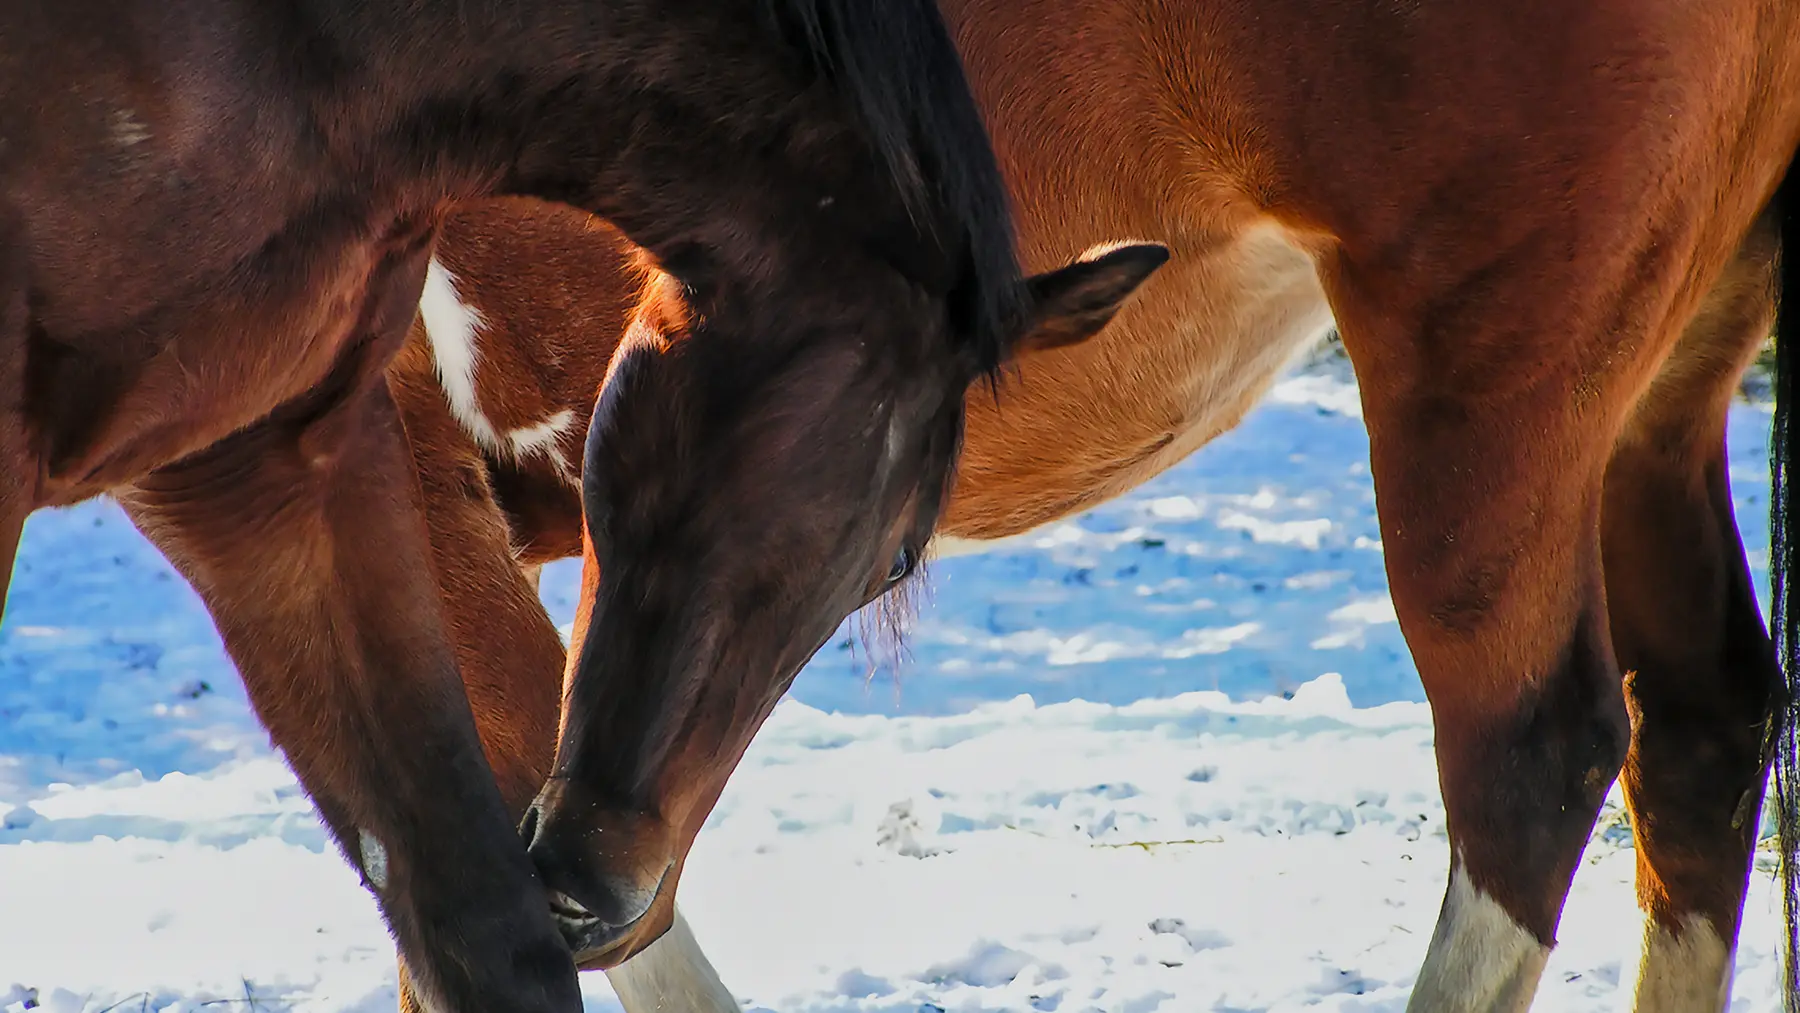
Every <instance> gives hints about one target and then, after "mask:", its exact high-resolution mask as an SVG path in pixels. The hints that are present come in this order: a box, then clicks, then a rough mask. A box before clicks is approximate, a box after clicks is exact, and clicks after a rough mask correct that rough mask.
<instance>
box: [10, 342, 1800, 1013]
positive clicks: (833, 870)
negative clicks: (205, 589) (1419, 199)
mask: <svg viewBox="0 0 1800 1013" xmlns="http://www.w3.org/2000/svg"><path fill="white" fill-rule="evenodd" d="M1767 422H1768V417H1767V414H1766V412H1764V411H1762V410H1759V409H1756V408H1752V407H1740V408H1738V409H1737V410H1736V413H1735V415H1734V417H1733V420H1732V430H1731V442H1732V447H1733V454H1732V460H1733V471H1732V479H1733V482H1734V483H1735V489H1736V497H1737V503H1738V508H1739V511H1740V522H1741V524H1742V526H1743V528H1744V530H1745V532H1746V533H1747V535H1748V536H1749V537H1750V539H1751V541H1752V543H1753V545H1752V547H1753V553H1754V556H1753V558H1754V561H1755V563H1756V566H1757V572H1758V580H1759V582H1760V581H1762V580H1763V579H1764V577H1763V567H1764V565H1765V559H1766V530H1767V525H1766V521H1765V519H1764V511H1765V510H1766V503H1767V500H1766V494H1767V488H1768V477H1767V470H1766V465H1765V464H1764V461H1765V457H1764V455H1765V446H1766V435H1765V430H1766V427H1767ZM1366 454H1367V444H1366V440H1365V437H1364V435H1363V431H1362V425H1361V422H1360V419H1359V418H1358V417H1357V409H1356V398H1355V393H1354V389H1353V388H1352V387H1351V386H1350V385H1349V384H1348V383H1347V382H1345V381H1344V380H1342V379H1336V378H1334V375H1333V374H1331V373H1330V372H1329V371H1325V372H1315V373H1310V374H1306V375H1303V376H1299V377H1296V378H1294V379H1291V380H1288V381H1286V382H1285V383H1283V384H1282V385H1281V386H1280V387H1279V388H1278V390H1277V391H1276V394H1275V396H1274V397H1273V398H1272V399H1271V400H1270V402H1269V403H1268V404H1266V405H1265V406H1264V407H1263V408H1262V409H1260V410H1259V411H1257V412H1256V413H1255V414H1253V415H1252V416H1251V417H1250V418H1249V419H1248V420H1247V421H1246V422H1245V424H1244V425H1243V426H1242V427H1241V428H1239V429H1238V430H1236V431H1235V432H1233V433H1230V434H1228V435H1227V436H1225V437H1224V438H1222V439H1220V440H1219V441H1217V443H1215V444H1214V445H1213V446H1211V447H1209V448H1207V449H1206V450H1204V451H1202V452H1201V453H1200V454H1198V455H1196V456H1195V457H1194V458H1193V459H1191V460H1190V461H1188V462H1187V463H1186V464H1184V465H1183V466H1181V467H1179V468H1177V469H1175V470H1174V471H1172V472H1170V473H1169V474H1167V475H1165V476H1163V477H1162V478H1160V479H1158V480H1157V481H1155V482H1153V483H1151V484H1150V485H1149V486H1146V487H1145V488H1143V489H1141V490H1139V491H1138V492H1136V493H1134V494H1133V495H1130V496H1128V497H1125V498H1123V499H1121V500H1119V501H1117V502H1114V503H1111V504H1107V505H1105V506H1103V507H1101V508H1099V509H1096V510H1094V511H1092V512H1091V513H1089V514H1086V515H1084V516H1082V517H1081V518H1079V519H1077V520H1076V521H1074V522H1071V523H1067V524H1061V525H1057V526H1055V527H1053V528H1050V529H1048V530H1046V531H1043V532H1041V533H1039V534H1038V535H1036V536H1033V537H1031V538H1028V539H1025V540H1023V541H1022V542H1018V543H1014V544H1010V545H1008V546H1006V547H1004V548H1003V549H1000V550H996V551H994V552H991V553H989V554H986V555H982V556H973V557H963V558H955V559H948V560H944V561H941V562H939V563H937V564H936V565H935V566H934V567H933V572H932V583H933V586H934V588H935V592H934V595H933V599H932V601H931V602H930V603H929V604H928V605H927V606H926V607H925V609H924V611H923V613H922V615H921V616H920V618H919V620H918V621H917V623H916V624H915V626H914V631H913V635H912V637H911V657H910V659H909V661H908V662H907V663H906V665H905V666H904V668H903V670H902V671H901V674H900V678H899V680H898V682H896V681H894V680H893V679H891V678H889V676H888V675H887V674H886V673H883V674H880V675H877V676H876V677H875V678H874V679H872V680H871V679H868V678H866V675H867V671H868V660H867V658H866V657H865V656H864V655H862V654H861V653H860V652H859V651H858V650H857V649H856V648H855V646H854V645H853V643H852V641H851V640H850V639H849V638H848V637H846V639H845V640H844V641H842V642H841V643H839V644H836V645H833V646H831V647H828V648H827V649H826V650H825V651H824V652H822V653H821V655H820V656H819V658H817V659H816V660H815V661H814V663H813V664H812V665H811V666H810V667H809V668H808V670H807V671H806V672H805V673H804V674H803V675H802V677H801V679H800V680H799V682H798V684H797V685H796V686H795V688H794V691H793V693H792V694H791V696H790V699H789V700H787V701H786V702H784V703H783V704H782V705H781V706H780V707H779V708H778V709H777V710H776V713H775V716H774V717H773V718H772V719H771V720H770V722H769V724H768V725H767V727H766V728H765V729H764V730H763V733H762V735H761V736H760V737H759V739H758V740H757V743H756V745H755V747H754V748H753V749H752V751H751V753H750V755H749V757H748V758H747V759H746V760H745V762H744V764H743V766H742V767H741V768H740V770H739V771H738V774H737V776H736V777H735V778H734V779H733V781H732V784H731V788H730V790H729V791H728V792H727V793H726V795H725V797H724V799H723V800H722V801H721V802H720V804H719V807H718V809H717V811H716V812H715V814H714V816H713V819H712V823H711V824H710V826H709V828H708V830H707V831H706V833H705V834H703V835H702V837H701V841H700V844H699V846H698V847H697V849H696V851H695V855H694V857H693V860H692V861H691V862H690V863H689V865H688V870H687V874H686V877H685V880H684V883H683V887H682V903H683V907H684V909H685V910H686V912H687V914H688V918H689V920H690V921H691V922H692V923H693V925H694V927H695V930H696V932H697V933H698V935H699V937H700V939H701V941H702V943H703V944H705V946H706V947H707V948H708V950H709V951H710V954H711V957H712V959H713V961H714V963H715V964H716V965H717V966H718V968H719V970H720V972H721V974H722V975H723V976H724V977H725V980H726V981H727V983H729V984H730V985H731V986H732V987H733V988H734V990H735V991H736V992H737V994H738V995H739V996H740V997H742V998H743V999H744V1000H745V1002H746V1003H748V1004H749V1005H751V1006H753V1007H761V1008H766V1009H771V1010H779V1011H851V1010H857V1011H860V1010H887V1011H907V1013H913V1011H921V1013H930V1011H933V1010H945V1011H956V1010H988V1009H1007V1010H1024V1009H1036V1010H1058V1011H1069V1013H1078V1011H1086V1010H1103V1011H1108V1013H1151V1011H1157V1010H1161V1011H1168V1013H1173V1011H1177V1010H1180V1011H1187V1010H1295V1009H1301V1008H1307V1009H1315V1008H1316V1009H1322V1010H1339V1011H1352V1010H1355V1011H1375V1010H1395V1011H1397V1010H1400V1009H1402V1008H1403V1006H1404V1004H1405V998H1406V995H1407V992H1408V989H1409V986H1410V983H1411V980H1412V977H1413V975H1414V973H1415V972H1416V969H1417V965H1418V962H1419V960H1420V958H1421V956H1422V955H1423V953H1424V949H1425V944H1426V941H1427V939H1428V938H1429V936H1430V932H1431V927H1432V924H1433V922H1434V920H1435V918H1436V915H1437V907H1438V902H1439V899H1440V896H1441V891H1442V889H1443V882H1444V875H1445V866H1446V861H1447V856H1446V847H1445V842H1444V836H1443V809H1442V806H1441V804H1440V803H1439V801H1438V798H1437V786H1436V773H1435V770H1434V768H1433V764H1432V758H1431V752H1430V747H1431V725H1430V719H1429V715H1428V713H1427V711H1426V709H1425V707H1424V705H1423V703H1422V702H1421V701H1422V699H1423V696H1422V693H1421V691H1420V688H1419V684H1418V679H1417V675H1416V674H1415V672H1414V671H1413V668H1412V665H1411V662H1410V660H1409V659H1408V657H1407V654H1406V651H1405V647H1404V644H1403V642H1402V640H1401V637H1400V635H1399V631H1398V628H1397V627H1396V625H1395V623H1394V618H1393V611H1392V606H1391V603H1390V602H1389V600H1388V597H1387V591H1386V583H1385V580H1384V578H1383V574H1382V570H1381V556H1380V544H1379V536H1378V533H1377V530H1376V523H1375V516H1374V507H1373V494H1372V492H1371V489H1370V485H1369V479H1368V471H1367V465H1366ZM574 578H575V570H574V568H573V566H572V565H563V566H559V567H557V568H554V569H553V570H552V571H551V572H550V573H549V574H548V575H547V577H546V581H545V597H546V600H547V601H548V603H549V604H550V606H551V608H552V610H553V612H554V613H555V614H556V615H557V616H558V618H559V621H561V622H567V621H568V618H569V615H570V612H571V609H572V607H573V599H574V594H575V579H574ZM1616 800H1617V796H1616V793H1615V798H1614V803H1613V804H1611V805H1609V807H1608V813H1607V814H1606V816H1605V817H1603V819H1602V821H1601V826H1600V829H1599V830H1598V831H1597V833H1596V836H1595V840H1594V842H1593V844H1592V846H1591V847H1590V848H1589V851H1588V857H1587V860H1586V861H1585V862H1584V863H1583V865H1582V868H1581V870H1580V872H1579V874H1578V875H1577V878H1576V885H1575V890H1574V893H1573V895H1572V898H1571V901H1570V904H1569V907H1568V911H1567V914H1566V916H1565V918H1564V921H1563V928H1562V933H1561V935H1562V938H1563V940H1564V942H1563V945H1562V946H1561V947H1560V948H1559V949H1558V950H1557V952H1556V953H1555V955H1554V956H1553V957H1552V960H1551V965H1550V970H1549V972H1548V973H1547V974H1546V975H1545V978H1544V985H1543V988H1542V989H1541V991H1540V998H1539V1002H1538V1006H1537V1008H1539V1009H1547V1010H1584V1011H1585V1010H1600V1009H1610V1008H1612V1006H1613V1004H1614V1003H1616V1002H1617V999H1618V996H1617V993H1618V991H1619V989H1620V983H1621V980H1622V979H1623V980H1626V981H1629V979H1630V977H1631V971H1632V969H1633V968H1634V966H1635V963H1634V961H1635V954H1636V944H1637V933H1638V923H1637V918H1636V915H1635V912H1634V908H1633V904H1632V892H1631V886H1630V882H1631V876H1632V871H1633V861H1634V857H1633V855H1632V853H1631V845H1630V835H1629V832H1628V831H1627V830H1626V829H1625V827H1624V826H1623V825H1622V822H1621V817H1620V815H1619V812H1618V808H1617V804H1616ZM1778 907H1779V904H1778V901H1777V898H1776V894H1775V892H1774V890H1773V888H1772V885H1771V882H1770V877H1769V875H1768V872H1767V870H1766V869H1763V870H1759V872H1758V873H1757V875H1756V876H1755V877H1754V881H1753V889H1752V896H1751V900H1750V904H1749V906H1748V911H1747V916H1746V927H1745V933H1744V942H1743V945H1742V947H1741V948H1740V953H1739V958H1738V968H1739V976H1738V984H1737V988H1736V993H1735V994H1736V1001H1735V1004H1734V1006H1733V1009H1734V1010H1737V1011H1743V1013H1748V1011H1752V1010H1764V1009H1769V1008H1773V1005H1774V1003H1773V1000H1772V997H1773V995H1774V988H1775V981H1776V967H1777V963H1776V959H1775V956H1774V953H1775V944H1776V940H1777V938H1778V932H1777V928H1776V922H1777V916H1778ZM393 977H394V976H393V963H392V950H391V947H390V945H389V943H388V940H387V937H386V935H385V933H384V931H383V928H382V925H381V923H380V920H379V919H378V917H377V916H376V913H375V908H374V905H373V903H372V902H371V901H370V899H369V898H368V897H367V895H366V894H365V893H364V892H363V891H362V888H361V887H360V886H359V884H358V881H357V879H356V877H355V876H354V875H353V874H352V873H351V872H350V871H349V869H348V868H347V867H346V866H345V865H344V863H343V862H342V860H341V859H340V858H339V857H338V856H337V854H336V852H335V851H334V850H332V849H331V848H329V847H328V846H327V844H326V841H325V838H324V835H323V833H322V831H321V830H320V828H319V825H318V823H317V821H316V820H315V818H314V816H313V814H312V811H311V809H310V807H309V806H308V804H307V802H306V800H305V798H304V797H303V796H302V795H301V794H300V793H299V791H298V789H297V787H296V786H295V783H294V781H293V778H292V777H291V775H290V774H289V773H288V772H287V769H286V768H285V767H284V766H283V765H282V764H281V762H280V760H279V758H278V757H277V756H276V755H275V754H274V753H273V752H272V751H271V750H270V748H269V745H268V741H267V738H266V736H265V735H264V734H263V733H262V731H261V730H260V728H259V727H258V726H257V725H256V724H255V722H254V720H253V719H252V718H251V717H250V714H249V711H248V708H247V705H246V703H245V699H244V695H243V690H242V687H241V686H240V684H239V683H238V680H237V678H236V676H235V675H234V674H233V672H232V669H231V667H230V665H229V664H228V663H227V661H226V660H225V658H224V656H223V655H222V653H221V652H220V649H219V646H218V642H217V639H216V637H215V636H214V634H213V633H212V630H211V627H210V624H209V623H208V621H207V619H206V617H205V615H204V613H203V612H202V611H201V609H200V607H199V605H198V603H197V601H196V600H195V598H194V597H193V595H192V594H191V593H190V592H189V591H188V589H187V588H186V587H185V586H184V585H183V584H182V583H181V581H180V580H179V579H178V578H177V577H175V576H174V574H173V573H172V572H171V571H170V570H169V569H168V567H167V566H166V565H165V564H164V563H163V562H162V561H161V560H160V559H159V558H158V557H157V556H156V554H155V553H154V552H153V551H152V550H150V549H149V548H148V547H147V546H146V545H145V544H144V543H143V542H142V541H141V540H140V539H139V538H138V537H137V536H136V535H135V533H134V532H133V531H132V530H131V528H130V526H129V525H128V524H127V523H126V522H125V520H124V519H123V517H122V516H121V515H120V513H119V512H118V510H117V509H116V508H115V507H113V506H112V505H110V504H103V503H100V504H90V505H85V506H82V507H78V508H74V509H70V510H64V511H58V512H54V513H45V514H40V515H39V516H37V517H35V518H33V519H32V521H31V523H30V525H29V527H28V528H27V535H26V543H25V547H24V550H23V552H22V555H21V557H20V561H19V565H18V570H17V575H16V577H15V579H14V582H13V587H12V597H11V602H10V607H9V611H8V613H7V615H6V623H5V627H4V629H3V630H0V1008H4V1009H5V1010H7V1011H8V1013H17V1011H21V1010H23V1009H25V1008H27V1007H29V1006H31V1005H33V1004H35V1005H37V1006H40V1007H42V1008H43V1009H45V1010H48V1011H51V1013H83V1011H85V1013H98V1011H101V1010H107V1009H136V1010H139V1011H144V1013H147V1011H149V1010H162V1009H170V1008H179V1009H181V1010H194V1009H197V1008H199V1007H202V1006H206V1007H228V1008H232V1009H237V1010H240V1011H243V1010H257V1009H264V1010H288V1009H292V1010H306V1011H313V1010H317V1011H325V1010H332V1011H336V1010H352V1009H354V1010H367V1011H383V1010H387V1009H390V1008H391V1004H392V1002H393V989H394V985H393ZM583 984H584V988H585V989H586V991H587V994H588V997H589V1007H590V1009H593V1010H606V1009H611V1008H614V1000H613V998H612V995H611V992H610V990H609V988H608V986H607V984H606V979H605V978H604V977H603V976H601V975H599V974H590V975H584V976H583Z"/></svg>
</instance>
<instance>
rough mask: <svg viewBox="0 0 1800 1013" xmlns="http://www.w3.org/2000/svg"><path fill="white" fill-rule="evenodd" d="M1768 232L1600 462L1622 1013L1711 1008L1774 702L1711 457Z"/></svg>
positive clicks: (1746, 578)
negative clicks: (1633, 888) (1625, 851)
mask: <svg viewBox="0 0 1800 1013" xmlns="http://www.w3.org/2000/svg"><path fill="white" fill-rule="evenodd" d="M1772 224H1773V222H1772V220H1771V221H1766V222H1764V223H1762V225H1761V226H1760V227H1759V228H1758V229H1757V230H1756V231H1754V232H1753V233H1752V234H1751V236H1750V237H1749V238H1748V239H1747V240H1746V242H1745V244H1744V245H1743V247H1742V248H1741V249H1740V251H1739V253H1738V255H1737V257H1736V258H1735V259H1734V261H1733V262H1732V263H1731V264H1730V265H1729V267H1728V268H1727V270H1726V272H1725V273H1724V275H1723V276H1722V277H1721V280H1720V281H1719V282H1718V283H1717V284H1716V285H1715V286H1714V288H1713V290H1712V292H1711V293H1710V294H1709V296H1708V298H1707V300H1706V301H1705V303H1704V304H1703V305H1702V307H1701V310H1700V312H1699V313H1698V314H1697V315H1696V317H1695V318H1694V320H1693V322H1692V323H1690V324H1689V326H1688V328H1687V329H1686V331H1685V333H1684V334H1683V336H1682V339H1681V342H1680V343H1679V344H1678V345H1677V346H1676V348H1675V351H1674V352H1673V353H1672V354H1671V356H1670V358H1669V360H1668V361H1667V362H1666V363H1665V364H1664V366H1663V368H1662V370H1661V372H1660V373H1659V374H1658V376H1657V378H1656V380H1655V381H1654V382H1653V383H1652V385H1651V387H1650V389H1649V391H1648V392H1647V393H1646V394H1645V396H1643V397H1642V398H1640V399H1639V402H1638V404H1637V405H1636V406H1635V408H1634V410H1633V413H1632V415H1631V416H1630V418H1629V420H1628V422H1627V424H1626V426H1625V427H1624V429H1623V431H1622V433H1621V436H1620V438H1619V440H1618V443H1617V444H1616V446H1615V448H1614V450H1613V456H1612V461H1611V463H1610V464H1609V466H1608V468H1607V474H1606V497H1605V506H1604V509H1603V544H1604V557H1605V566H1606V590H1607V600H1608V608H1609V612H1610V615H1611V620H1612V637H1613V645H1614V650H1615V652H1616V653H1617V655H1618V658H1619V664H1620V666H1621V667H1622V668H1623V669H1624V670H1625V672H1626V673H1627V674H1626V676H1625V692H1626V703H1627V706H1628V708H1629V710H1630V714H1631V719H1632V734H1631V748H1630V752H1629V753H1628V755H1627V757H1626V761H1625V766H1624V772H1623V777H1622V780H1623V782H1624V789H1625V798H1626V802H1627V804H1628V805H1629V807H1630V810H1631V814H1632V817H1633V819H1632V832H1633V835H1634V836H1635V838H1636V842H1637V858H1638V900H1639V905H1640V906H1641V907H1642V908H1643V909H1644V912H1645V915H1646V922H1645V935H1644V948H1643V958H1642V964H1641V966H1640V970H1639V977H1638V981H1637V988H1636V993H1635V1003H1634V1007H1633V1008H1634V1009H1635V1010H1636V1011H1637V1013H1676V1011H1682V1013H1687V1011H1694V1013H1701V1011H1709V1010H1711V1011H1717V1010H1722V1009H1724V1008H1725V1005H1726V1002H1727V1000H1728V997H1729V992H1730V982H1731V965H1732V953H1733V951H1734V949H1735V945H1736V940H1737V931H1738V922H1739V917H1740V914H1741V911H1742V907H1743V900H1744V889H1745V885H1746V878H1747V876H1748V873H1749V869H1750V863H1751V857H1752V852H1753V849H1754V847H1755V843H1756V833H1757V825H1758V817H1759V815H1760V812H1761V806H1760V802H1761V800H1762V794H1763V787H1764V782H1765V780H1766V769H1765V768H1766V758H1765V751H1766V747H1765V735H1766V727H1767V722H1768V720H1769V719H1770V717H1771V715H1772V714H1773V713H1774V708H1775V706H1776V705H1777V703H1778V702H1779V700H1780V694H1781V692H1782V682H1781V674H1780V670H1779V668H1778V667H1777V666H1776V663H1775V653H1774V649H1773V647H1772V645H1771V644H1770V641H1769V638H1768V635H1767V633H1766V631H1765V629H1764V626H1763V622H1762V615H1761V613H1760V611H1759V610H1758V608H1757V602H1756V594H1755V591H1754V590H1753V588H1752V582H1751V577H1750V570H1749V566H1748V564H1747V563H1746V561H1745V559H1744V547H1743V543H1742V541H1741V540H1740V538H1739V535H1738V529H1737V524H1736V521H1735V519H1734V518H1733V515H1732V505H1731V489H1730V484H1729V479H1728V476H1727V470H1728V466H1727V458H1726V453H1725V421H1726V414H1727V411H1728V409H1729V407H1730V403H1731V397H1732V394H1733V392H1734V391H1735V389H1736V386H1737V381H1738V377H1739V376H1740V375H1741V374H1742V372H1743V370H1744V368H1745V367H1746V366H1747V365H1748V363H1749V361H1750V360H1751V358H1753V357H1754V356H1755V354H1756V350H1757V349H1758V348H1759V347H1760V345H1761V344H1762V339H1763V338H1764V337H1765V336H1766V335H1767V334H1768V333H1769V327H1770V324H1771V323H1772V322H1773V316H1774V306H1773V302H1772V300H1771V298H1770V296H1771V292H1772V289H1771V285H1772V280H1773V279H1772V270H1773V262H1774V259H1775V255H1776V243H1775V236H1774V230H1773V228H1772V227H1771V226H1772Z"/></svg>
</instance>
